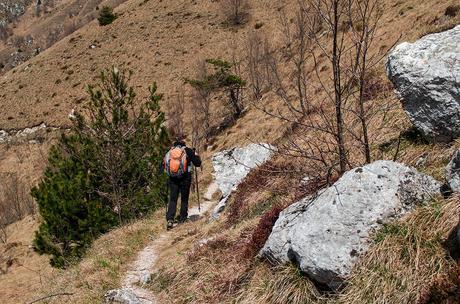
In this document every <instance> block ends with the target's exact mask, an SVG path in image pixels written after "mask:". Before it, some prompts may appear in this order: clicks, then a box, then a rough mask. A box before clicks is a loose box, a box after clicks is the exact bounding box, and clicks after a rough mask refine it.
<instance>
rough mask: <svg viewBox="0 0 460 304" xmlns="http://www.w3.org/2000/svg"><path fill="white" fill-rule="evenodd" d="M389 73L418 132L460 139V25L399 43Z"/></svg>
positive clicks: (390, 57) (387, 65)
mask: <svg viewBox="0 0 460 304" xmlns="http://www.w3.org/2000/svg"><path fill="white" fill-rule="evenodd" d="M386 70H387V75H388V77H389V78H390V80H391V81H392V82H393V84H394V86H395V89H396V92H397V93H398V95H399V97H400V98H401V101H402V105H403V107H404V110H405V111H406V113H407V114H408V116H409V118H410V119H411V121H412V123H413V124H414V126H415V127H416V128H417V129H419V130H420V131H422V132H423V133H424V134H425V135H426V136H428V137H431V138H435V139H436V140H439V141H450V140H452V139H453V138H456V137H459V136H460V77H459V75H460V25H458V26H456V27H455V28H453V29H451V30H448V31H444V32H441V33H436V34H430V35H426V36H424V37H422V38H420V39H419V40H417V41H415V42H414V43H408V42H403V43H401V44H399V45H398V46H396V47H395V48H394V49H393V50H392V51H391V52H390V54H389V55H388V59H387V63H386Z"/></svg>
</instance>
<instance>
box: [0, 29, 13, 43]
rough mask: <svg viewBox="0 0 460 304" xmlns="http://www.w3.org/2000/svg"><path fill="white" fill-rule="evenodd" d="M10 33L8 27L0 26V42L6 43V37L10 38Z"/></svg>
mask: <svg viewBox="0 0 460 304" xmlns="http://www.w3.org/2000/svg"><path fill="white" fill-rule="evenodd" d="M11 33H12V31H11V29H10V28H9V27H8V26H6V25H5V26H3V25H0V40H1V41H3V42H6V40H7V39H8V37H10V36H11Z"/></svg>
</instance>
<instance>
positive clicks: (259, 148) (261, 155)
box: [212, 144, 275, 217]
mask: <svg viewBox="0 0 460 304" xmlns="http://www.w3.org/2000/svg"><path fill="white" fill-rule="evenodd" d="M274 150H275V148H274V147H273V146H271V145H269V144H250V145H248V146H246V147H242V148H233V149H230V150H225V151H222V152H219V153H216V154H215V155H214V156H213V158H212V165H213V167H214V178H215V180H216V182H217V184H218V186H219V189H220V191H221V192H222V199H221V201H220V202H219V204H218V205H217V207H216V208H215V209H214V212H213V217H217V216H218V215H219V213H220V212H222V211H223V210H224V208H225V204H226V202H227V200H228V197H229V195H230V194H231V193H232V191H233V190H235V189H236V187H237V186H238V184H239V183H240V182H241V181H242V180H243V179H244V178H245V177H246V175H247V174H248V173H249V171H250V170H251V169H253V168H255V167H256V166H258V165H260V164H263V163H264V162H266V161H267V160H268V159H269V158H270V157H271V156H272V154H273V151H274Z"/></svg>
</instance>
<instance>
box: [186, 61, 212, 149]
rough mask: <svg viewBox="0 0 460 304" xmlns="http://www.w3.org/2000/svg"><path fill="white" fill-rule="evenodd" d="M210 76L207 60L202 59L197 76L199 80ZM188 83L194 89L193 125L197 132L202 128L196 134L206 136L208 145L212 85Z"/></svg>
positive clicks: (192, 105) (197, 69) (192, 104)
mask: <svg viewBox="0 0 460 304" xmlns="http://www.w3.org/2000/svg"><path fill="white" fill-rule="evenodd" d="M208 77H209V72H208V69H207V67H206V61H205V60H200V61H199V63H198V65H197V68H196V75H195V78H196V79H198V80H203V79H207V78H208ZM187 82H188V83H190V84H191V86H192V87H193V89H194V93H193V95H192V101H191V109H190V111H191V113H192V117H193V120H192V127H193V129H194V130H195V132H199V131H198V130H201V132H199V133H200V135H198V134H196V136H199V137H202V138H204V140H205V142H206V145H207V144H208V143H209V139H210V130H211V92H212V88H211V87H210V86H207V85H205V86H199V85H194V84H193V82H190V81H189V80H187Z"/></svg>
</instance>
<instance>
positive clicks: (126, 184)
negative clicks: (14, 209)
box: [32, 69, 169, 267]
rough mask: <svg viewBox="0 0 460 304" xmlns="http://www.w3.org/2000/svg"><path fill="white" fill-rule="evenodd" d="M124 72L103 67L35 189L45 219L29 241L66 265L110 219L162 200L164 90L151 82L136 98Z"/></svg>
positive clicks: (104, 229) (125, 218)
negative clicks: (147, 90) (142, 98)
mask: <svg viewBox="0 0 460 304" xmlns="http://www.w3.org/2000/svg"><path fill="white" fill-rule="evenodd" d="M128 81H129V75H127V74H126V73H124V72H119V71H118V70H117V69H114V70H113V71H104V72H102V73H101V76H100V84H99V85H98V86H97V87H92V86H90V87H89V88H88V92H89V95H90V101H89V103H88V105H87V113H86V115H82V114H79V113H77V114H76V115H75V118H74V119H73V120H72V121H73V127H72V132H71V134H70V135H63V136H62V137H61V139H60V141H59V143H58V144H57V145H56V146H54V147H53V148H52V149H51V150H50V153H49V165H48V168H47V169H46V171H45V174H44V177H43V180H42V182H41V183H40V184H39V185H38V186H37V187H35V188H34V189H32V196H33V197H34V198H35V199H36V201H37V203H38V207H39V211H40V214H41V216H42V218H43V223H42V224H41V226H40V228H39V230H38V231H37V232H36V237H35V240H34V247H35V249H36V250H37V251H38V252H39V253H46V254H51V255H52V258H51V264H52V265H53V266H56V267H65V266H67V265H69V264H70V263H71V262H72V261H74V260H76V259H78V258H80V257H81V256H82V255H83V254H84V252H85V250H86V249H87V247H88V246H89V245H90V244H91V242H92V240H93V239H94V238H96V237H98V236H99V235H101V234H102V233H105V232H107V231H108V230H109V229H111V228H112V227H114V226H115V225H120V224H123V223H125V222H127V221H129V220H131V219H133V218H137V217H140V216H143V215H145V214H146V213H147V212H150V211H152V210H154V209H155V208H157V207H159V206H162V205H163V204H164V202H165V201H166V199H167V189H166V182H165V181H166V180H165V178H166V177H165V175H164V174H163V173H162V172H159V170H158V169H157V168H158V164H159V163H160V162H161V160H162V157H163V155H164V154H165V153H166V149H167V144H168V141H169V139H168V136H167V133H166V130H165V128H164V114H163V113H162V112H161V111H160V107H159V101H160V99H161V98H162V95H159V94H157V93H156V89H157V88H156V85H155V84H154V85H153V86H152V87H151V88H150V97H149V98H148V99H147V101H144V102H142V103H139V102H137V101H136V98H135V97H136V94H135V93H134V91H133V89H132V88H131V87H129V86H128Z"/></svg>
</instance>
